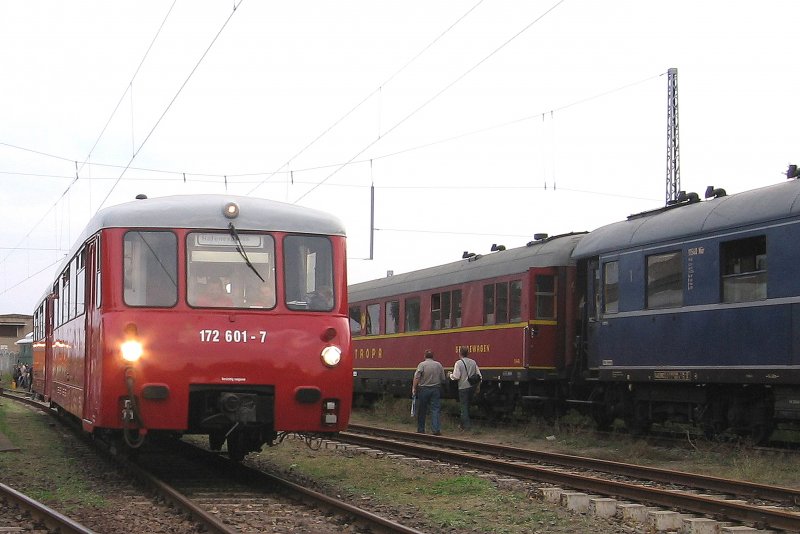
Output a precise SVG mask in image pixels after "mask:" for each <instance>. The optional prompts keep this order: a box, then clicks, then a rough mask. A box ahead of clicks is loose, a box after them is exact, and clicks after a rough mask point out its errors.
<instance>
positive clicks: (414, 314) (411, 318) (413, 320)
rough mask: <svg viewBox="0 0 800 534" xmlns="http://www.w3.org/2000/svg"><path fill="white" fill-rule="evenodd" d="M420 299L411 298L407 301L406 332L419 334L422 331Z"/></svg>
mask: <svg viewBox="0 0 800 534" xmlns="http://www.w3.org/2000/svg"><path fill="white" fill-rule="evenodd" d="M420 309H421V308H420V299H419V297H410V298H407V299H406V316H405V322H406V329H405V331H406V332H419V330H420V324H421V323H420Z"/></svg>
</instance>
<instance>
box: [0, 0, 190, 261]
mask: <svg viewBox="0 0 800 534" xmlns="http://www.w3.org/2000/svg"><path fill="white" fill-rule="evenodd" d="M176 2H177V0H173V2H172V5H171V6H170V8H169V10H168V11H167V14H166V15H165V16H164V20H162V21H161V25H160V26H159V28H158V31H156V34H155V36H154V37H153V39H152V40H151V41H150V46H148V47H147V50H146V51H145V53H144V56H142V59H141V61H140V62H139V66H137V67H136V70H135V71H134V73H133V76H132V77H131V80H130V82H128V85H127V86H126V88H125V90H124V91H123V92H122V95H121V96H120V98H119V100H118V101H117V105H116V106H115V107H114V110H113V111H112V112H111V115H110V116H109V117H108V120H107V121H106V124H105V125H104V126H103V129H102V130H100V134H99V135H98V136H97V139H96V140H95V142H94V144H93V145H92V148H90V149H89V154H88V155H87V156H86V158H85V159H84V160H83V161H82V162H81V165H80V168H78V167H77V165H78V162H77V161H75V165H76V170H75V178H74V179H73V180H72V181H71V182H70V183H69V185H68V186H67V188H66V190H65V191H64V192H63V193H61V195H60V196H59V197H58V198H57V199H56V201H55V202H54V203H53V205H52V206H50V208H49V209H48V210H47V211H46V212H45V213H44V214H43V215H42V217H41V219H39V220H38V221H36V223H35V224H34V225H33V227H31V229H30V230H28V233H27V234H25V236H23V238H22V239H21V240H20V242H19V243H18V245H17V246H19V245H20V244H22V243H23V242H24V241H25V240H26V239H27V238H28V237H30V235H31V233H32V232H33V231H34V230H35V229H36V228H38V227H39V225H40V224H41V223H42V221H43V220H44V219H45V218H46V217H47V215H48V214H49V213H50V212H51V211H53V210H54V209H55V207H56V206H57V205H58V203H59V202H61V199H63V198H64V196H65V195H66V194H67V193H68V192H69V190H70V189H71V188H72V186H73V185H74V184H75V182H77V181H78V179H79V178H80V172H81V171H82V170H83V167H84V165H85V164H86V163H87V162H88V161H89V160H90V159H91V157H92V152H94V149H95V148H96V147H97V144H98V143H99V142H100V139H102V138H103V135H104V134H105V131H106V129H108V125H109V124H111V120H112V119H113V118H114V115H116V113H117V110H118V109H119V106H120V104H122V102H123V100H124V99H125V94H126V93H127V92H128V88H131V87H132V86H133V81H134V80H135V79H136V75H137V74H138V73H139V70H140V69H141V68H142V65H143V64H144V62H145V59H147V56H148V54H149V53H150V50H151V49H152V48H153V44H154V43H155V42H156V39H158V36H159V35H160V34H161V30H162V29H163V28H164V24H165V23H166V22H167V19H168V18H169V15H170V13H172V8H174V7H175V3H176ZM131 98H132V97H131ZM0 144H2V145H4V146H8V147H11V148H15V149H18V150H26V151H28V152H32V153H35V154H40V155H43V156H47V157H51V158H55V159H60V160H65V161H70V160H69V159H68V158H62V157H60V156H55V155H53V154H47V153H45V152H40V151H37V150H30V149H26V148H22V147H19V146H15V145H10V144H8V143H0ZM14 250H15V249H12V250H11V252H9V253H8V254H6V255H5V256H4V257H3V259H2V260H0V264H4V263H5V262H6V260H7V259H8V257H9V255H10V254H12V253H13V252H14Z"/></svg>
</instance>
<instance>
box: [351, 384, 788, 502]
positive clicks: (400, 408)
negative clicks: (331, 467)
mask: <svg viewBox="0 0 800 534" xmlns="http://www.w3.org/2000/svg"><path fill="white" fill-rule="evenodd" d="M408 406H409V401H408V400H405V399H392V398H388V399H384V400H381V401H379V402H377V403H376V404H374V405H373V406H371V407H369V408H363V409H356V410H355V411H354V412H353V416H352V418H351V421H352V422H353V423H359V424H365V425H375V426H384V427H388V428H394V429H398V430H414V429H415V422H414V420H412V419H413V418H411V417H410V415H409V412H408ZM515 415H517V416H518V417H517V420H515V422H513V423H506V422H503V421H486V420H478V421H475V422H474V423H473V427H474V428H473V431H472V432H471V433H470V434H461V433H460V432H459V431H458V429H457V424H458V406H457V404H456V403H455V402H454V401H444V402H443V404H442V432H443V433H444V434H446V435H454V436H457V437H472V438H474V439H476V440H479V441H489V442H493V443H500V444H503V445H509V446H514V447H525V448H532V449H537V450H544V451H553V452H561V453H565V454H574V455H579V456H591V457H594V458H602V459H606V460H612V461H617V462H631V463H638V464H642V465H648V466H654V467H661V468H664V469H672V470H675V471H688V472H695V473H702V474H707V475H712V476H718V477H724V478H733V479H741V480H749V481H752V482H758V483H762V484H771V485H777V486H786V487H795V488H800V478H798V476H797V473H799V472H800V454H798V453H796V452H792V451H787V452H785V453H780V452H778V453H774V452H763V451H760V450H758V449H755V448H753V447H752V444H750V443H747V442H746V441H745V442H741V443H738V444H735V443H718V442H713V441H708V440H706V439H704V438H702V437H697V436H695V435H691V434H688V433H687V435H686V439H685V440H684V441H683V442H679V441H676V442H674V444H673V445H664V442H661V443H659V442H658V440H647V439H636V438H633V437H631V436H629V435H627V434H624V433H611V434H604V435H600V434H598V433H597V432H595V431H594V425H593V424H592V422H591V421H590V420H589V419H587V418H584V417H581V416H579V415H576V414H574V413H570V414H568V415H566V416H564V417H562V418H560V419H558V420H556V421H555V422H550V423H548V422H545V421H542V420H539V419H528V422H524V423H520V422H519V421H520V418H521V414H515Z"/></svg>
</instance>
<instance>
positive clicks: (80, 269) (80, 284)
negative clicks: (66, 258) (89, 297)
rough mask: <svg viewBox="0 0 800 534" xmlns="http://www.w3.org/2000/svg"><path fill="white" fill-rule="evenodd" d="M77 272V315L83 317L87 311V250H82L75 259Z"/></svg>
mask: <svg viewBox="0 0 800 534" xmlns="http://www.w3.org/2000/svg"><path fill="white" fill-rule="evenodd" d="M75 259H76V260H77V270H76V276H75V314H76V315H83V312H84V311H86V249H85V248H82V249H81V251H80V252H79V253H78V256H77V257H76V258H75Z"/></svg>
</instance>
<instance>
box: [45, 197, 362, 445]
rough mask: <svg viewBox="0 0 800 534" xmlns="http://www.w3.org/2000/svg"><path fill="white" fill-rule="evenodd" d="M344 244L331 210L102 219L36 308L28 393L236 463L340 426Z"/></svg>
mask: <svg viewBox="0 0 800 534" xmlns="http://www.w3.org/2000/svg"><path fill="white" fill-rule="evenodd" d="M346 284H347V282H346V256H345V234H344V229H343V226H342V224H341V222H340V221H339V220H338V219H336V218H335V217H332V216H330V215H327V214H324V213H321V212H318V211H315V210H309V209H306V208H301V207H297V206H291V205H287V204H282V203H278V202H273V201H269V200H263V199H255V198H244V197H231V196H227V195H187V196H175V197H164V198H155V199H142V200H136V201H134V202H129V203H126V204H122V205H119V206H114V207H110V208H107V209H104V210H102V211H100V212H98V214H97V215H96V216H95V217H94V218H93V219H92V220H91V221H90V223H89V225H88V226H87V228H86V229H85V230H84V233H83V235H82V237H81V238H80V239H79V241H78V243H77V244H76V245H75V247H74V248H73V250H72V251H71V253H70V255H69V256H68V258H67V260H66V261H65V262H64V264H63V265H62V267H61V269H60V270H59V274H58V276H57V278H56V280H55V281H54V283H53V284H52V286H51V287H50V288H49V289H48V291H47V292H46V294H45V295H44V297H43V298H42V300H41V302H40V304H39V306H38V307H37V309H36V311H35V313H34V332H35V335H34V338H35V343H34V371H35V372H34V377H35V383H34V389H35V391H36V392H37V393H38V394H39V395H41V396H42V397H43V398H44V399H46V400H49V401H50V403H51V404H53V405H55V406H57V407H58V408H59V409H60V410H61V411H65V412H68V413H69V414H72V415H74V416H75V417H76V418H78V419H80V421H81V422H82V424H83V428H84V429H85V430H86V431H88V432H94V433H96V434H102V435H107V436H108V437H111V438H115V437H122V438H124V439H125V441H126V442H127V444H128V445H130V446H138V445H140V444H141V442H142V441H143V440H144V438H145V436H146V435H147V434H148V433H156V432H158V433H165V434H170V435H174V434H177V435H180V434H207V435H208V436H209V440H210V444H211V446H212V448H214V449H220V448H221V447H222V445H223V444H224V443H225V441H227V449H228V452H229V454H230V455H231V457H234V458H238V459H241V458H242V457H243V456H244V455H245V454H246V453H247V452H250V451H254V450H259V449H260V447H261V446H262V445H263V444H265V443H268V444H272V443H273V442H274V441H275V440H276V438H277V437H278V435H279V433H281V432H297V433H306V434H329V433H334V432H338V431H341V430H343V429H344V428H346V426H347V423H348V419H349V414H350V405H351V398H352V360H351V347H350V331H349V326H348V317H347V309H348V308H347V295H346Z"/></svg>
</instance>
